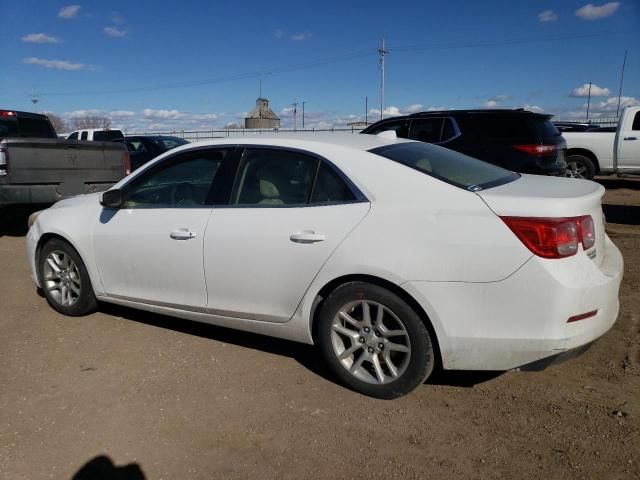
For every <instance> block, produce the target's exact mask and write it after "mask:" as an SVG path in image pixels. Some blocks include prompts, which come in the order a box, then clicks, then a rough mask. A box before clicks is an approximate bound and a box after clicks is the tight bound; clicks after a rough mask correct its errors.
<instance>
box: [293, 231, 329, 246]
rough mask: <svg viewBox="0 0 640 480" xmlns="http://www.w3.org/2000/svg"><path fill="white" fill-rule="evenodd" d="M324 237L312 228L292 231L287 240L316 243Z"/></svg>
mask: <svg viewBox="0 0 640 480" xmlns="http://www.w3.org/2000/svg"><path fill="white" fill-rule="evenodd" d="M325 239H326V237H325V236H324V235H323V234H321V233H316V232H314V231H312V230H305V231H304V232H297V233H293V234H292V235H291V236H290V237H289V240H291V241H292V242H295V243H316V242H322V241H324V240H325Z"/></svg>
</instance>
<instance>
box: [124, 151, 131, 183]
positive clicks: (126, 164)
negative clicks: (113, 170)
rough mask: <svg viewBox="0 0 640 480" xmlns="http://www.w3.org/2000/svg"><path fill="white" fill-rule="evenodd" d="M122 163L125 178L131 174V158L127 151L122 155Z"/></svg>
mask: <svg viewBox="0 0 640 480" xmlns="http://www.w3.org/2000/svg"><path fill="white" fill-rule="evenodd" d="M122 163H123V164H124V176H125V177H126V176H127V175H129V174H130V173H131V157H130V156H129V150H125V151H124V153H123V154H122Z"/></svg>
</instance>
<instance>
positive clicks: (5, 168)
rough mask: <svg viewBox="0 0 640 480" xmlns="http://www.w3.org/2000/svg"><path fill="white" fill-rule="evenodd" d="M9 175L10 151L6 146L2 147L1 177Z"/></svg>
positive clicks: (0, 159)
mask: <svg viewBox="0 0 640 480" xmlns="http://www.w3.org/2000/svg"><path fill="white" fill-rule="evenodd" d="M7 175H9V152H8V151H7V149H6V148H0V177H6V176H7Z"/></svg>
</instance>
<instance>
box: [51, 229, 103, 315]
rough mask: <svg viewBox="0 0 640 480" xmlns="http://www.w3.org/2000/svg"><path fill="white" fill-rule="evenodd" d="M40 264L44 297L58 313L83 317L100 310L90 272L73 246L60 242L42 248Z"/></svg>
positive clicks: (55, 240)
mask: <svg viewBox="0 0 640 480" xmlns="http://www.w3.org/2000/svg"><path fill="white" fill-rule="evenodd" d="M39 263H40V279H41V281H42V289H43V291H44V296H45V297H46V299H47V302H48V303H49V305H51V307H53V309H54V310H57V311H58V312H60V313H62V314H64V315H68V316H70V317H81V316H83V315H87V314H89V313H92V312H94V311H95V310H96V309H97V306H98V305H97V301H96V297H95V295H94V293H93V287H92V286H91V280H90V279H89V274H88V273H87V268H86V267H85V266H84V263H83V262H82V259H81V258H80V255H78V252H76V250H75V249H74V248H73V247H72V246H71V245H69V244H68V243H67V242H65V241H63V240H60V239H58V238H54V239H52V240H49V241H48V242H47V243H45V244H44V246H43V247H42V251H41V252H40V256H39Z"/></svg>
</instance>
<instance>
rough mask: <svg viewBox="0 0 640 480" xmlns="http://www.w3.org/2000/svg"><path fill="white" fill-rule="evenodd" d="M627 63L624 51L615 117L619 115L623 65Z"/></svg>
mask: <svg viewBox="0 0 640 480" xmlns="http://www.w3.org/2000/svg"><path fill="white" fill-rule="evenodd" d="M626 63H627V51H626V50H625V51H624V60H623V61H622V73H621V74H620V90H618V108H616V117H619V116H620V98H621V97H622V80H623V79H624V66H625V64H626Z"/></svg>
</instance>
